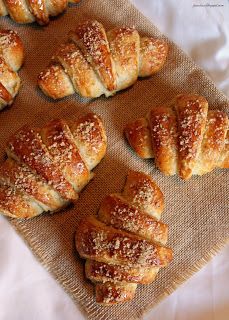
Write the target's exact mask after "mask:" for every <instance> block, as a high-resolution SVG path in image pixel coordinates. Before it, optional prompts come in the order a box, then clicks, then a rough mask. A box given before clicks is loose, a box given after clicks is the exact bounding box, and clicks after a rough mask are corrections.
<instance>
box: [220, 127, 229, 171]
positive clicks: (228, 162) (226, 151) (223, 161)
mask: <svg viewBox="0 0 229 320" xmlns="http://www.w3.org/2000/svg"><path fill="white" fill-rule="evenodd" d="M218 167H219V168H225V169H228V168H229V129H228V130H227V135H226V138H225V145H224V148H223V151H222V153H221V156H220V159H219V162H218Z"/></svg>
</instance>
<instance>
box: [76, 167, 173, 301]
mask: <svg viewBox="0 0 229 320" xmlns="http://www.w3.org/2000/svg"><path fill="white" fill-rule="evenodd" d="M163 209H164V199H163V194H162V192H161V190H160V189H159V187H158V186H157V185H156V184H155V182H154V181H153V180H152V179H151V178H150V177H149V176H148V175H146V174H144V173H141V172H134V171H131V172H130V173H129V174H128V176H127V180H126V184H125V187H124V190H123V192H122V193H121V194H119V193H118V194H117V193H115V194H111V195H109V196H107V197H106V198H105V199H104V200H103V202H102V204H101V207H100V210H99V213H98V219H96V218H95V217H92V216H91V217H86V218H84V219H82V220H81V222H80V224H79V227H78V231H77V233H76V239H75V240H76V248H77V250H78V252H79V254H80V256H81V257H83V258H86V259H87V261H86V265H85V271H86V272H85V273H86V277H87V278H89V279H90V280H91V281H93V282H95V285H96V301H97V302H98V303H101V304H103V305H113V304H116V303H122V302H127V301H129V300H131V299H133V297H134V294H135V290H136V288H137V284H138V283H141V284H149V283H151V282H152V281H154V279H155V277H156V275H157V273H158V271H159V269H160V268H161V267H166V266H167V265H168V263H169V262H170V261H171V260H172V256H173V253H172V250H171V249H170V248H167V247H165V244H166V242H167V236H168V226H167V225H166V224H164V223H162V222H160V221H159V219H160V216H161V213H162V211H163Z"/></svg>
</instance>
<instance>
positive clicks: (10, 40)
mask: <svg viewBox="0 0 229 320" xmlns="http://www.w3.org/2000/svg"><path fill="white" fill-rule="evenodd" d="M23 60H24V48H23V44H22V42H21V40H20V38H19V36H18V34H17V33H16V32H14V31H12V30H4V29H0V110H1V109H3V108H4V107H5V106H7V105H10V104H12V102H13V99H14V97H15V96H16V95H17V93H18V90H19V87H20V78H19V76H18V74H17V72H16V71H17V70H18V69H19V68H20V67H21V65H22V63H23Z"/></svg>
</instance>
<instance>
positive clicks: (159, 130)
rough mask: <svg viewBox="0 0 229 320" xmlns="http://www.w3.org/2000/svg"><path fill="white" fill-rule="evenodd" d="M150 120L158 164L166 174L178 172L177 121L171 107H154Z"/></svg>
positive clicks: (149, 116)
mask: <svg viewBox="0 0 229 320" xmlns="http://www.w3.org/2000/svg"><path fill="white" fill-rule="evenodd" d="M148 121H149V126H150V131H151V139H150V140H151V141H152V146H153V152H154V155H155V162H156V166H157V167H158V168H159V169H160V170H161V172H163V173H164V174H166V175H173V174H176V173H177V121H176V115H175V113H174V111H173V110H172V109H171V108H169V107H157V108H153V109H152V110H151V111H150V113H149V115H148Z"/></svg>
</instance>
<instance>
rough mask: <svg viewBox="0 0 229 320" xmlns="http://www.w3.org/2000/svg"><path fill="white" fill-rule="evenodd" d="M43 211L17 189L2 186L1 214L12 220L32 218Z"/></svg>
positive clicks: (0, 188) (0, 198) (0, 195)
mask: <svg viewBox="0 0 229 320" xmlns="http://www.w3.org/2000/svg"><path fill="white" fill-rule="evenodd" d="M42 211H43V209H41V207H39V206H38V205H37V204H36V202H33V201H31V200H30V199H29V198H27V197H26V196H23V195H22V194H21V193H19V192H18V191H17V190H16V189H13V188H11V187H9V186H4V185H0V212H1V213H2V214H4V215H6V216H9V217H12V218H25V219H27V218H32V217H35V216H37V215H39V214H41V212H42Z"/></svg>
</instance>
